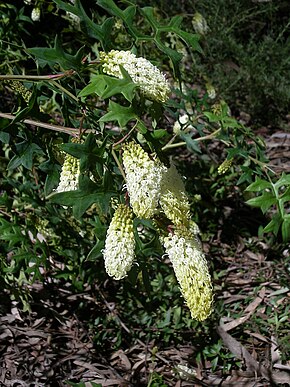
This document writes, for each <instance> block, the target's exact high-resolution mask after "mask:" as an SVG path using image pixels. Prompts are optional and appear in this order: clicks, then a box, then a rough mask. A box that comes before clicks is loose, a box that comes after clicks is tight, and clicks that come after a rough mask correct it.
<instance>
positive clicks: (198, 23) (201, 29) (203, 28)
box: [192, 12, 209, 35]
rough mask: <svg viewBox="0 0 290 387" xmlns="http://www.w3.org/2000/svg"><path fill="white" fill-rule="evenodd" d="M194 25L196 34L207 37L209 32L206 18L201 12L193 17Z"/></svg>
mask: <svg viewBox="0 0 290 387" xmlns="http://www.w3.org/2000/svg"><path fill="white" fill-rule="evenodd" d="M192 25H193V28H194V30H195V32H197V33H198V34H200V35H205V34H206V33H207V32H208V30H209V28H208V25H207V22H206V20H205V18H204V17H203V16H202V14H201V13H199V12H196V13H195V14H194V15H193V19H192Z"/></svg>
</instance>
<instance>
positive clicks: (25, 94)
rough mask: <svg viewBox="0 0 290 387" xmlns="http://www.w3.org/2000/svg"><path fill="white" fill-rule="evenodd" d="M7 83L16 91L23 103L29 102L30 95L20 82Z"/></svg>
mask: <svg viewBox="0 0 290 387" xmlns="http://www.w3.org/2000/svg"><path fill="white" fill-rule="evenodd" d="M7 83H8V84H9V86H10V87H11V89H12V90H14V91H16V93H18V94H19V95H21V97H22V98H23V99H24V101H25V102H27V103H28V102H29V100H30V97H31V95H32V93H31V91H30V90H28V89H27V88H26V87H25V86H24V85H23V84H22V83H21V82H19V81H17V80H8V81H7Z"/></svg>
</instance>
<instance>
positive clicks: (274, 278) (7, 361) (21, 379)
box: [0, 240, 290, 387]
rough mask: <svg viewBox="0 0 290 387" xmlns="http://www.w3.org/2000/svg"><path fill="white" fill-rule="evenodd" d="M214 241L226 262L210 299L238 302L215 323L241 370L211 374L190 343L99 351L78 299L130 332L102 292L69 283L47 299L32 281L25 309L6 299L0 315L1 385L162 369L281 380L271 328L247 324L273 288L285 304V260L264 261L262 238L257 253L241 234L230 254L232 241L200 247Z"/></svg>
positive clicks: (193, 382)
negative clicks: (240, 335)
mask: <svg viewBox="0 0 290 387" xmlns="http://www.w3.org/2000/svg"><path fill="white" fill-rule="evenodd" d="M257 243H258V244H259V243H260V242H257ZM212 247H215V248H216V251H217V253H218V254H219V256H218V257H217V259H219V260H221V261H222V264H223V266H224V267H225V270H224V271H223V272H222V274H221V275H220V276H219V278H218V279H216V280H215V288H216V297H217V298H218V299H222V300H223V302H224V303H225V304H227V310H229V307H232V311H233V313H232V314H231V315H232V316H235V313H237V311H236V310H235V305H236V304H235V303H236V301H237V300H238V301H239V305H241V306H242V309H243V310H242V311H238V314H239V316H240V317H238V318H228V317H227V316H224V317H222V318H221V320H220V321H219V323H218V324H217V328H216V329H217V334H218V335H219V336H220V337H221V339H222V341H223V343H224V345H225V346H226V347H228V349H229V350H230V352H232V353H233V354H234V355H235V357H236V358H237V359H240V360H241V361H242V363H243V366H242V367H241V369H233V370H230V371H228V372H224V371H223V370H222V369H219V368H217V370H216V371H215V373H212V372H211V371H210V369H211V364H210V363H203V362H198V363H196V362H195V360H194V359H195V348H194V346H193V345H190V343H187V344H186V345H184V346H179V347H173V346H172V347H170V346H169V347H165V346H164V345H163V343H162V342H157V341H156V340H154V341H150V342H146V343H144V342H143V341H141V340H139V339H136V340H135V341H134V344H133V345H132V346H130V347H128V348H126V349H120V350H118V351H108V348H103V350H100V349H98V350H97V349H96V348H95V347H94V331H95V329H98V328H97V327H92V326H91V327H90V328H89V327H88V324H86V322H88V321H87V320H89V318H88V317H89V315H88V316H84V320H82V321H80V319H79V317H78V316H77V315H76V313H74V309H75V307H76V302H77V301H79V300H83V301H84V302H86V303H87V307H86V311H87V312H88V313H89V310H91V311H93V310H95V309H99V310H100V313H103V312H104V311H106V313H110V314H111V316H112V319H115V320H116V321H117V322H118V324H120V326H121V327H122V329H123V330H124V331H125V332H126V334H127V335H132V332H131V331H130V327H127V326H126V323H125V322H123V321H121V320H120V318H119V316H118V312H117V310H116V309H115V308H114V307H112V305H111V304H110V303H108V302H107V301H106V298H105V295H104V293H103V291H101V290H99V292H100V294H101V297H100V298H99V300H98V301H96V299H95V296H94V295H93V293H94V292H93V291H92V289H90V288H89V287H88V289H87V290H86V291H85V292H83V293H81V294H72V293H71V292H70V291H69V290H68V289H69V288H68V287H67V288H66V287H61V288H59V289H57V292H58V293H57V299H54V300H51V299H50V296H49V295H50V293H49V288H46V289H43V285H41V284H34V285H33V286H32V287H31V289H30V291H31V295H32V299H33V301H32V302H31V312H30V313H27V312H26V313H23V312H22V311H21V310H20V309H19V308H18V305H17V304H16V303H12V304H11V310H10V311H9V313H6V314H5V315H3V316H2V317H1V318H0V321H1V327H0V353H1V360H0V382H1V383H2V384H1V385H2V386H7V387H10V386H11V387H12V386H15V387H16V386H50V385H51V386H53V385H58V386H66V385H68V384H67V382H66V381H73V382H75V383H76V382H79V381H82V382H84V383H87V384H86V386H90V385H91V384H90V382H94V383H100V384H101V385H102V386H139V385H140V386H143V385H144V386H146V385H147V384H148V380H149V376H150V375H151V374H152V373H153V372H156V373H158V374H159V375H162V376H163V381H164V382H165V383H166V384H167V385H168V386H180V387H181V386H199V385H201V386H202V385H204V386H209V385H221V386H233V385H238V386H253V387H254V386H268V385H269V386H270V385H287V383H290V362H288V364H285V363H284V364H282V363H281V354H280V353H279V350H278V348H277V338H276V337H275V333H274V330H273V332H269V334H268V335H265V334H262V333H259V332H257V330H256V329H252V328H251V318H252V317H253V316H256V317H257V316H258V317H261V316H262V318H265V319H267V318H268V316H267V315H266V314H265V308H266V307H267V306H268V305H270V304H271V300H272V298H273V295H275V294H277V292H278V294H279V295H280V298H279V303H280V304H281V303H287V302H289V296H290V291H289V289H288V288H282V287H281V286H280V285H279V278H280V277H281V275H284V272H285V267H284V266H283V263H281V265H277V264H274V263H273V262H272V261H271V260H268V259H266V254H265V253H266V251H267V246H265V245H264V244H260V252H258V253H257V244H256V247H255V252H254V251H251V250H249V249H248V248H247V247H245V245H244V243H243V241H242V240H240V243H239V244H238V246H237V247H236V251H234V252H233V247H232V246H229V245H226V244H224V243H222V242H221V241H219V240H216V241H212V243H211V246H209V245H205V250H209V249H212ZM217 253H216V254H217ZM285 254H289V252H287V251H285ZM213 259H215V257H213ZM257 289H259V290H258V291H257ZM52 291H53V292H55V289H53V290H52ZM100 299H101V300H102V302H100ZM36 300H37V301H36ZM249 300H250V301H249ZM263 313H264V315H263ZM86 317H87V319H86ZM241 327H243V329H244V335H246V337H247V340H244V341H243V342H240V341H239V340H237V339H236V338H234V337H233V335H234V334H235V332H236V330H239V329H240V328H241ZM195 334H196V333H195V332H192V335H195ZM180 365H181V366H182V365H185V366H188V367H189V371H188V372H189V373H187V372H182V371H181V370H180V369H179V366H180Z"/></svg>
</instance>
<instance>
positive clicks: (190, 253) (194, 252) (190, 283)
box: [163, 227, 213, 321]
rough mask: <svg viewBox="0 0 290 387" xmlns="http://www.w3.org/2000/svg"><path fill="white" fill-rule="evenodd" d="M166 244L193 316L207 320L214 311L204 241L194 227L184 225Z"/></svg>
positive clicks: (169, 236) (164, 242) (168, 238)
mask: <svg viewBox="0 0 290 387" xmlns="http://www.w3.org/2000/svg"><path fill="white" fill-rule="evenodd" d="M163 244H164V247H165V251H166V253H167V254H168V257H169V259H170V261H171V263H172V266H173V269H174V272H175V275H176V278H177V280H178V283H179V285H180V290H181V293H182V295H183V297H184V299H185V301H186V304H187V306H188V308H189V309H190V312H191V316H192V318H194V319H196V320H198V321H203V320H205V319H206V318H207V317H208V316H209V315H210V314H211V312H212V302H213V292H212V284H211V277H210V274H209V271H208V266H207V262H206V259H205V256H204V254H203V252H202V250H201V247H200V244H199V243H198V241H197V240H196V237H195V236H194V235H193V234H191V232H190V231H188V230H187V229H185V228H182V227H180V228H178V229H176V230H175V233H174V234H173V235H172V234H169V235H168V237H165V238H164V239H163Z"/></svg>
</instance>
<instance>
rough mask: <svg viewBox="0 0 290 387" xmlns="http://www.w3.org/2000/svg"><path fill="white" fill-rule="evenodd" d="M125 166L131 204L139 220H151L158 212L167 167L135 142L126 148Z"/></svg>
mask: <svg viewBox="0 0 290 387" xmlns="http://www.w3.org/2000/svg"><path fill="white" fill-rule="evenodd" d="M123 149H124V152H123V165H124V170H125V175H126V188H127V190H128V194H129V198H130V204H131V206H132V208H133V211H134V213H135V214H136V215H137V216H138V217H139V218H145V219H150V218H152V217H153V215H154V214H155V213H156V212H157V207H158V201H159V198H160V185H161V179H162V176H163V174H164V172H165V171H166V169H167V168H166V167H165V166H164V165H163V164H162V163H161V162H160V160H159V159H157V157H153V158H152V159H151V158H150V157H149V155H148V154H147V153H146V152H145V151H144V149H143V148H142V147H141V146H140V145H139V144H136V143H134V142H130V143H128V144H127V145H125V146H124V148H123Z"/></svg>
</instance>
